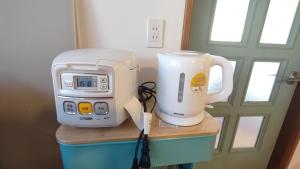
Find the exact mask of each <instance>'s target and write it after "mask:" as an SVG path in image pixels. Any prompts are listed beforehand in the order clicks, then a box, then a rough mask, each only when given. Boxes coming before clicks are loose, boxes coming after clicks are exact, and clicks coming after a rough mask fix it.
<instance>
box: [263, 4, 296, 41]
mask: <svg viewBox="0 0 300 169" xmlns="http://www.w3.org/2000/svg"><path fill="white" fill-rule="evenodd" d="M298 3H299V0H271V2H270V5H269V9H268V13H267V17H266V21H265V25H264V28H263V32H262V35H261V38H260V43H272V44H286V43H287V40H288V37H289V34H290V30H291V27H292V24H293V20H294V17H295V13H296V10H297V6H298Z"/></svg>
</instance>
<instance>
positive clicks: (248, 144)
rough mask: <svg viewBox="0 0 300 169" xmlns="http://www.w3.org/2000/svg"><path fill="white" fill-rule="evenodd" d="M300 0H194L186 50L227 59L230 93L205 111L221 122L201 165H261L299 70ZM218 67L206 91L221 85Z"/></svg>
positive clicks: (252, 168)
mask: <svg viewBox="0 0 300 169" xmlns="http://www.w3.org/2000/svg"><path fill="white" fill-rule="evenodd" d="M299 24H300V10H299V0H195V1H194V7H193V15H192V27H191V37H190V48H189V49H190V50H195V51H201V52H208V53H210V54H213V55H219V56H224V57H226V58H228V59H229V60H231V63H232V64H233V66H234V68H235V78H234V82H235V84H234V85H235V86H234V91H233V93H232V95H231V96H230V98H229V99H228V100H227V101H224V102H222V103H217V104H215V108H214V109H211V110H209V112H210V113H211V114H212V115H213V116H215V117H217V119H218V121H219V122H220V124H221V125H222V130H221V132H220V133H219V135H218V137H217V141H216V146H215V148H216V150H215V155H214V158H213V160H211V161H209V162H205V163H199V164H198V168H203V169H265V168H266V167H267V165H268V161H269V159H270V156H271V154H272V151H273V148H274V144H275V142H276V140H277V137H278V134H279V132H280V128H281V125H282V123H283V120H284V117H285V115H286V112H287V109H288V106H289V103H290V100H291V97H292V95H293V92H294V89H295V86H296V85H295V84H288V83H287V82H286V79H287V78H288V77H289V75H290V74H291V72H293V71H295V72H299V71H300V36H299V35H297V34H298V33H299V31H298V30H299ZM221 71H222V70H221V68H220V67H218V66H215V67H214V68H213V69H212V70H211V73H210V79H209V84H210V86H209V92H210V93H213V92H217V91H218V89H220V88H221V85H222V84H221V81H220V78H222V77H221Z"/></svg>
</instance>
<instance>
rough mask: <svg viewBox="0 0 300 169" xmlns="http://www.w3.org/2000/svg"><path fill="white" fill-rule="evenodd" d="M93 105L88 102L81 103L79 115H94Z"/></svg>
mask: <svg viewBox="0 0 300 169" xmlns="http://www.w3.org/2000/svg"><path fill="white" fill-rule="evenodd" d="M92 111H93V109H92V104H91V103H88V102H83V103H79V113H80V114H82V115H85V114H90V113H92Z"/></svg>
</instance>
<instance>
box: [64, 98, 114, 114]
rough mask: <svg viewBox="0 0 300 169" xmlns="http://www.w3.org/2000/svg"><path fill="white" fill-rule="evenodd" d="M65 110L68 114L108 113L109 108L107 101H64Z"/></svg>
mask: <svg viewBox="0 0 300 169" xmlns="http://www.w3.org/2000/svg"><path fill="white" fill-rule="evenodd" d="M63 110H64V112H65V113H66V114H70V115H73V114H80V115H91V114H95V115H108V112H109V108H108V104H107V103H106V102H95V103H90V102H79V103H78V104H77V103H75V102H73V101H64V102H63Z"/></svg>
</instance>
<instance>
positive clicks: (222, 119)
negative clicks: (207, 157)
mask: <svg viewBox="0 0 300 169" xmlns="http://www.w3.org/2000/svg"><path fill="white" fill-rule="evenodd" d="M215 119H216V120H217V121H218V123H219V125H220V126H221V128H220V131H219V133H218V134H217V136H216V143H215V149H217V148H218V147H219V142H220V135H221V134H222V130H223V122H224V117H215Z"/></svg>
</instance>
